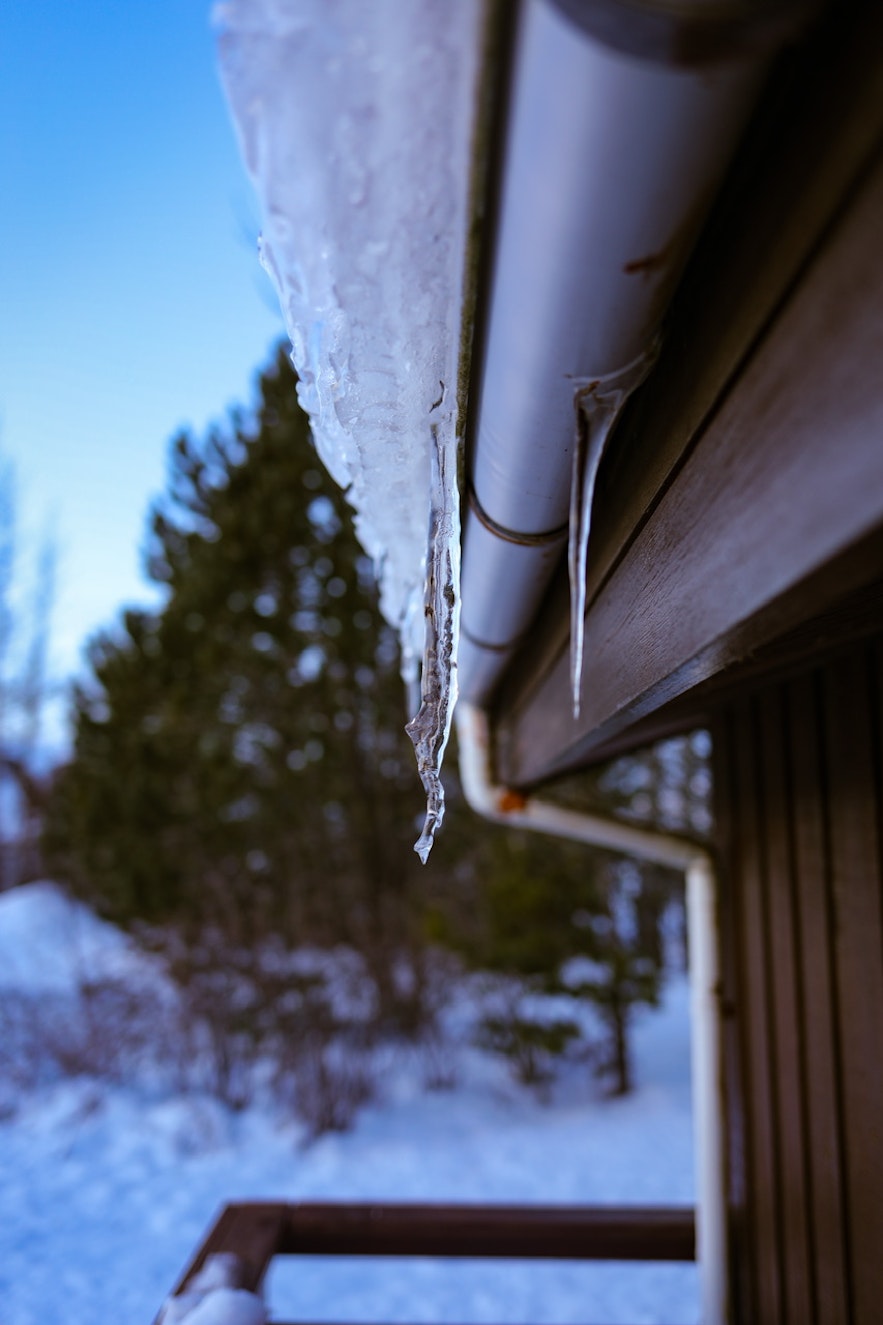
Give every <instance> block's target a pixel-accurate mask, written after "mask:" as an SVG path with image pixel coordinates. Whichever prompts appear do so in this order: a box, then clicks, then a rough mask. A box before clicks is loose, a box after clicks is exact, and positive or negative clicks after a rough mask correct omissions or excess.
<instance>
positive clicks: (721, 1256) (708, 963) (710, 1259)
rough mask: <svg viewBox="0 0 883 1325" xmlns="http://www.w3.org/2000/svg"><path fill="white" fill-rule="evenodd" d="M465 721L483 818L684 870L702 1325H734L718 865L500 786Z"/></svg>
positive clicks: (676, 845) (471, 713)
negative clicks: (731, 1297)
mask: <svg viewBox="0 0 883 1325" xmlns="http://www.w3.org/2000/svg"><path fill="white" fill-rule="evenodd" d="M456 717H457V739H458V744H459V748H460V779H461V782H462V785H463V792H464V794H465V796H466V800H467V801H468V803H469V805H470V806H471V808H472V809H473V810H475V812H476V813H477V814H481V815H482V816H483V817H484V818H486V819H490V820H491V821H493V822H494V823H499V824H504V825H506V826H508V827H510V828H527V829H531V830H533V831H535V832H539V833H549V834H550V835H552V836H554V837H566V838H569V839H571V840H572V841H576V842H584V843H586V845H587V846H595V847H603V848H604V849H605V850H608V851H616V852H621V853H622V854H623V855H627V856H631V857H634V858H636V859H638V860H643V861H648V862H651V863H653V864H657V865H666V866H668V867H669V868H671V869H677V870H681V871H683V874H684V878H685V884H686V892H687V917H688V925H689V935H690V987H691V1000H692V1041H691V1044H692V1059H693V1064H692V1084H693V1133H694V1153H695V1168H696V1188H697V1197H696V1260H697V1262H698V1263H699V1268H700V1273H701V1294H702V1308H703V1311H702V1321H703V1325H727V1323H728V1322H729V1321H730V1294H729V1275H728V1261H727V1185H726V1150H725V1144H724V1094H723V1072H722V1057H721V1007H720V959H719V953H718V926H717V910H716V908H717V878H716V870H715V864H714V859H713V857H712V855H711V853H710V851H709V850H708V847H707V845H706V844H705V843H703V842H697V841H694V840H692V839H691V838H688V837H685V836H682V835H680V834H676V833H665V832H657V831H655V830H653V829H649V828H642V827H640V826H638V825H636V824H629V823H625V822H623V821H622V820H621V819H616V818H612V817H608V816H604V815H599V814H582V813H579V812H577V811H575V810H568V809H565V808H564V807H562V806H560V805H554V804H552V803H551V802H550V801H544V800H542V799H541V798H539V797H537V796H533V795H525V794H523V793H521V792H519V791H516V790H513V789H512V788H509V787H504V786H501V785H499V784H498V783H496V782H495V780H494V776H493V764H492V753H491V740H490V727H489V722H488V717H487V714H486V713H485V712H484V710H482V709H480V708H475V707H474V706H472V705H470V704H466V703H464V702H463V701H462V700H461V701H460V703H459V705H458V707H457V713H456Z"/></svg>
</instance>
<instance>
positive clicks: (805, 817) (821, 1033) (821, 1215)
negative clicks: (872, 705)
mask: <svg viewBox="0 0 883 1325" xmlns="http://www.w3.org/2000/svg"><path fill="white" fill-rule="evenodd" d="M789 712H790V730H789V737H790V746H791V768H792V785H793V797H794V802H793V803H794V811H793V833H794V873H795V876H796V882H797V887H796V889H795V893H796V896H795V903H796V908H797V919H798V926H799V932H800V946H801V954H802V971H801V985H802V1005H803V1007H802V1011H803V1017H802V1027H803V1038H804V1040H805V1044H806V1052H805V1070H804V1078H803V1082H802V1085H803V1091H804V1097H805V1100H806V1108H807V1142H808V1172H807V1182H808V1189H809V1190H808V1207H809V1215H810V1221H811V1235H812V1253H813V1273H814V1280H815V1295H816V1306H817V1313H818V1322H819V1325H840V1323H841V1322H842V1321H843V1320H845V1319H847V1316H846V1311H847V1309H848V1300H849V1299H848V1288H847V1273H846V1248H845V1243H844V1208H843V1194H842V1157H841V1141H840V1112H839V1107H838V1089H837V1082H838V1079H839V1076H840V1062H839V1056H838V1054H837V1046H836V1044H835V1036H834V1023H835V1002H834V999H835V990H834V981H833V972H832V962H833V943H834V937H833V929H832V925H831V907H830V898H829V881H828V871H827V844H826V842H825V834H824V818H825V815H824V812H823V804H822V794H821V788H822V777H821V772H822V750H821V746H820V733H819V711H818V704H817V699H816V687H815V685H814V683H813V680H812V679H811V678H809V677H806V678H801V679H800V680H798V681H796V682H795V683H794V684H793V685H792V687H791V691H790V695H789Z"/></svg>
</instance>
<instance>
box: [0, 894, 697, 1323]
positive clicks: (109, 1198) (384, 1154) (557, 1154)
mask: <svg viewBox="0 0 883 1325" xmlns="http://www.w3.org/2000/svg"><path fill="white" fill-rule="evenodd" d="M143 960H144V959H142V958H139V957H137V955H136V954H134V953H133V952H132V951H131V949H130V947H129V945H128V943H127V940H126V939H125V938H124V937H123V936H122V935H120V934H119V933H118V932H117V931H115V930H113V929H111V928H110V927H108V926H105V925H103V924H101V923H100V922H98V921H96V920H95V919H94V918H93V917H91V916H90V915H89V914H88V913H87V912H85V911H83V910H82V909H81V908H73V909H72V908H71V906H70V904H69V903H67V902H66V901H65V900H64V899H63V897H62V896H61V895H60V893H59V892H58V890H56V889H55V888H54V887H53V886H52V885H47V884H40V885H32V886H31V887H29V888H26V889H20V890H18V891H17V892H14V893H8V894H4V895H3V896H0V1001H2V1000H10V1001H11V1000H13V999H14V997H15V995H16V994H21V993H28V992H33V991H34V990H35V989H38V988H39V989H41V990H44V991H45V992H46V993H47V995H54V996H56V997H57V996H58V995H59V993H62V994H64V992H65V990H67V991H68V994H69V996H70V997H71V998H72V997H73V989H74V982H75V980H76V978H77V972H78V971H82V969H83V965H82V964H83V962H84V961H85V962H87V964H88V965H87V969H89V970H92V971H93V972H94V971H95V970H96V968H100V969H101V970H102V971H104V972H106V973H109V974H111V975H113V976H118V975H119V974H120V972H121V971H126V970H131V971H133V975H134V977H135V978H136V979H143V978H144V969H143ZM450 1053H451V1056H452V1057H451V1062H452V1063H455V1065H456V1076H457V1081H456V1085H455V1086H454V1087H453V1088H452V1089H449V1090H445V1091H437V1092H427V1091H426V1090H425V1088H424V1085H423V1082H424V1079H425V1075H426V1071H425V1069H426V1064H425V1062H424V1061H422V1060H421V1057H420V1054H419V1053H418V1052H417V1051H414V1050H405V1049H397V1050H395V1049H387V1050H385V1051H384V1058H383V1061H382V1062H381V1063H380V1064H379V1065H378V1067H379V1076H380V1079H381V1083H382V1089H381V1095H380V1097H379V1099H378V1101H377V1102H376V1103H375V1104H373V1105H371V1106H370V1107H367V1108H365V1109H364V1110H363V1111H362V1112H361V1113H360V1115H359V1116H358V1118H357V1121H356V1124H355V1127H354V1129H353V1130H352V1131H351V1132H349V1133H346V1134H329V1135H326V1136H323V1137H321V1138H320V1139H319V1140H318V1141H315V1142H314V1143H313V1144H312V1145H310V1146H304V1144H303V1129H302V1127H301V1126H300V1125H299V1124H297V1123H296V1122H295V1121H293V1120H291V1119H287V1118H284V1117H280V1115H279V1113H278V1111H274V1110H273V1109H271V1108H270V1107H269V1106H261V1107H259V1106H257V1105H254V1106H252V1107H250V1108H247V1109H244V1110H242V1111H240V1112H236V1113H234V1112H232V1111H230V1110H228V1109H226V1108H224V1107H223V1106H222V1105H220V1104H219V1103H218V1102H217V1101H215V1100H213V1099H210V1098H208V1097H206V1096H200V1095H197V1094H192V1093H191V1094H185V1095H180V1094H174V1093H172V1092H170V1091H169V1090H168V1089H167V1088H165V1087H163V1086H162V1085H161V1083H156V1082H154V1083H153V1085H151V1083H150V1080H149V1078H144V1077H139V1078H138V1079H137V1082H135V1083H118V1084H113V1085H111V1084H108V1083H107V1082H106V1081H102V1082H99V1081H97V1080H94V1079H90V1078H88V1077H77V1078H72V1079H56V1080H45V1081H37V1082H34V1081H31V1082H29V1083H28V1084H27V1085H26V1086H23V1087H22V1088H21V1089H20V1090H19V1091H18V1093H16V1092H15V1091H14V1090H13V1089H12V1087H11V1085H10V1083H9V1082H7V1083H6V1085H5V1086H4V1085H3V1083H2V1082H0V1103H2V1104H4V1105H5V1107H4V1109H3V1115H4V1116H3V1117H2V1119H0V1325H37V1323H38V1322H39V1325H44V1322H46V1321H48V1320H56V1321H64V1322H65V1325H95V1322H97V1321H102V1322H127V1323H128V1322H131V1323H132V1325H136V1323H138V1322H143V1325H149V1322H150V1321H151V1320H152V1319H153V1316H154V1314H155V1312H156V1311H157V1309H158V1308H159V1306H160V1303H161V1301H162V1299H163V1297H164V1295H165V1293H166V1292H167V1291H168V1290H169V1288H170V1287H171V1286H172V1284H173V1282H174V1280H175V1279H176V1277H177V1275H178V1273H179V1272H180V1270H181V1269H182V1268H183V1265H184V1264H185V1262H186V1261H187V1259H188V1258H189V1255H190V1253H191V1252H192V1250H193V1249H194V1248H195V1246H196V1244H197V1242H198V1241H199V1240H200V1237H201V1235H202V1233H203V1232H204V1230H205V1228H206V1226H207V1225H208V1224H209V1223H210V1222H211V1220H212V1218H213V1216H214V1214H215V1212H216V1210H217V1208H218V1207H219V1206H220V1205H221V1204H222V1203H223V1202H224V1201H226V1200H230V1199H235V1198H244V1197H263V1198H274V1197H278V1198H289V1199H296V1198H314V1199H333V1198H337V1197H340V1198H343V1199H365V1198H369V1199H384V1200H396V1199H399V1200H433V1199H437V1200H445V1201H452V1200H453V1201H459V1200H463V1201H468V1200H483V1201H507V1202H511V1201H524V1202H537V1203H554V1202H591V1203H640V1202H648V1203H665V1204H668V1203H672V1204H678V1203H689V1202H690V1201H691V1200H692V1196H693V1179H692V1158H691V1141H690V1098H689V1061H688V1058H689V1030H688V1019H687V991H686V987H685V985H684V983H683V982H682V981H676V982H673V983H672V984H671V985H670V987H669V988H668V990H667V992H666V997H665V1000H664V1005H663V1007H662V1008H661V1009H660V1010H659V1011H658V1012H647V1013H644V1014H642V1015H641V1017H640V1019H639V1020H638V1022H637V1025H636V1030H635V1061H636V1069H637V1070H636V1075H637V1079H638V1089H637V1090H636V1091H635V1093H634V1094H633V1095H632V1096H630V1097H629V1098H627V1099H624V1100H616V1101H614V1100H609V1099H605V1098H604V1097H603V1096H602V1095H601V1094H600V1093H599V1091H598V1088H597V1086H596V1085H595V1083H594V1082H593V1081H592V1079H591V1077H590V1076H589V1074H588V1072H587V1069H586V1068H585V1067H584V1066H583V1067H580V1066H579V1065H577V1064H572V1065H570V1066H568V1067H567V1068H566V1069H565V1070H564V1071H563V1073H562V1076H561V1078H560V1080H559V1081H558V1083H557V1084H556V1086H555V1087H554V1089H553V1091H552V1092H551V1096H550V1098H549V1099H548V1100H546V1101H541V1100H539V1099H537V1098H536V1096H535V1095H533V1094H531V1093H529V1092H528V1091H526V1090H525V1089H524V1088H520V1087H516V1086H515V1085H513V1084H512V1083H511V1081H510V1079H509V1077H508V1075H507V1074H506V1072H505V1070H504V1068H503V1066H502V1065H501V1064H500V1063H499V1062H498V1061H497V1060H494V1059H491V1058H489V1057H488V1056H486V1055H484V1054H482V1053H480V1052H479V1051H478V1050H475V1049H474V1048H470V1047H469V1046H468V1045H465V1044H460V1045H455V1046H454V1047H453V1048H452V1049H451V1051H450ZM449 1065H450V1064H449ZM13 1085H14V1083H13ZM266 1289H267V1297H268V1302H269V1307H270V1313H271V1319H272V1318H274V1317H275V1318H276V1319H305V1320H313V1321H322V1320H327V1321H331V1320H353V1321H358V1320H362V1321H375V1322H376V1321H427V1322H429V1321H433V1322H434V1321H459V1322H462V1321H469V1320H474V1321H497V1322H500V1321H511V1322H527V1321H533V1322H537V1323H542V1322H562V1323H564V1322H571V1321H574V1322H576V1321H580V1322H583V1323H584V1325H585V1323H592V1325H620V1323H623V1325H624V1323H625V1322H631V1323H632V1325H636V1323H637V1322H641V1321H644V1322H654V1321H655V1322H666V1325H679V1322H692V1321H695V1320H697V1318H698V1311H699V1308H698V1290H697V1275H696V1271H695V1269H694V1268H693V1267H692V1266H665V1265H659V1266H646V1267H637V1266H629V1265H625V1266H615V1265H589V1266H581V1265H571V1264H552V1265H543V1264H535V1265H527V1266H520V1265H514V1264H505V1265H504V1264H499V1263H464V1262H452V1263H447V1264H444V1263H438V1262H430V1261H423V1260H418V1261H412V1262H404V1261H385V1260H378V1261H375V1262H373V1263H372V1262H359V1261H357V1260H355V1259H352V1260H331V1259H325V1260H323V1259H320V1258H310V1259H307V1258H304V1259H298V1260H297V1261H294V1260H289V1261H287V1262H280V1263H278V1264H277V1265H276V1266H274V1268H273V1269H272V1270H271V1272H270V1275H269V1278H268V1283H267V1286H266Z"/></svg>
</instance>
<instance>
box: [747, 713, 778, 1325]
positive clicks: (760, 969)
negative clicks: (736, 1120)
mask: <svg viewBox="0 0 883 1325" xmlns="http://www.w3.org/2000/svg"><path fill="white" fill-rule="evenodd" d="M754 723H755V713H754V711H753V708H750V707H746V708H745V709H743V710H741V711H739V712H737V714H736V724H737V727H738V728H739V729H740V730H741V731H742V732H743V733H749V732H752V733H753V730H754ZM736 764H737V776H738V779H739V784H740V805H739V811H740V814H739V818H740V828H741V841H740V860H739V872H740V884H741V891H742V908H741V911H742V921H743V923H742V934H743V947H742V951H741V953H740V960H739V965H740V967H741V970H742V973H743V990H742V1003H743V1015H744V1031H743V1034H744V1042H745V1044H746V1053H745V1058H744V1068H743V1073H744V1080H745V1087H746V1093H747V1099H748V1113H749V1116H750V1120H751V1122H750V1144H749V1146H748V1164H749V1201H748V1216H749V1238H750V1242H751V1244H752V1250H751V1259H752V1262H753V1265H754V1267H755V1283H756V1294H757V1313H758V1320H759V1321H770V1322H773V1321H779V1320H781V1319H782V1295H781V1277H780V1267H781V1263H782V1248H781V1226H780V1219H779V1190H778V1184H777V1182H776V1181H775V1174H776V1172H777V1159H778V1157H777V1154H776V1148H775V1119H774V1113H773V1079H772V1072H771V1067H772V1046H771V1044H770V1034H769V1006H770V993H769V989H768V985H767V964H766V954H765V946H766V944H765V940H766V911H765V906H764V895H763V893H764V870H763V851H762V843H763V837H762V825H761V818H760V807H761V805H762V798H763V782H762V778H761V770H760V767H759V761H758V760H757V758H756V742H755V741H753V740H746V739H744V738H743V739H741V740H740V741H739V744H738V748H737V752H736Z"/></svg>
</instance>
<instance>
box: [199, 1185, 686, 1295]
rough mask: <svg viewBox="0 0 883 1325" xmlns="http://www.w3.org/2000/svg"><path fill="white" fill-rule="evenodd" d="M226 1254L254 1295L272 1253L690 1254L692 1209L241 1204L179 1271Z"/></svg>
mask: <svg viewBox="0 0 883 1325" xmlns="http://www.w3.org/2000/svg"><path fill="white" fill-rule="evenodd" d="M220 1252H226V1253H233V1254H234V1255H235V1256H236V1257H237V1260H238V1263H239V1270H240V1275H239V1282H240V1286H241V1287H242V1288H247V1289H249V1290H250V1291H251V1292H256V1291H258V1289H259V1288H260V1285H261V1282H262V1280H263V1277H264V1274H265V1273H266V1270H267V1267H268V1265H269V1263H270V1261H271V1260H272V1259H273V1257H274V1256H432V1257H442V1258H444V1257H461V1256H462V1257H470V1258H485V1259H518V1260H583V1261H692V1260H694V1259H695V1254H696V1253H695V1228H694V1218H693V1211H692V1210H691V1209H689V1208H675V1209H670V1208H652V1207H625V1208H624V1207H618V1206H593V1207H588V1206H504V1205H406V1204H380V1203H377V1202H370V1203H355V1204H354V1203H351V1204H341V1203H336V1202H335V1203H330V1202H295V1203H287V1202H282V1201H279V1202H269V1201H243V1202H236V1203H235V1204H232V1205H227V1206H225V1207H224V1209H223V1210H222V1211H221V1213H220V1215H219V1216H218V1218H217V1220H216V1221H215V1223H214V1225H213V1226H212V1228H211V1229H210V1230H209V1232H208V1234H207V1235H206V1238H205V1240H204V1242H203V1243H202V1246H201V1247H200V1248H199V1250H198V1251H197V1253H196V1255H195V1256H194V1258H193V1260H192V1261H191V1263H190V1265H189V1266H188V1267H187V1269H186V1270H185V1272H184V1274H183V1275H182V1276H181V1279H180V1280H179V1282H178V1284H177V1285H176V1287H175V1289H174V1293H173V1296H176V1295H177V1294H179V1293H183V1292H185V1291H186V1290H187V1287H188V1285H189V1284H190V1282H191V1280H192V1279H193V1277H194V1276H195V1275H197V1274H198V1273H199V1271H200V1269H201V1268H202V1266H203V1265H204V1263H205V1261H206V1259H207V1258H208V1257H209V1256H213V1255H216V1254H218V1253H220Z"/></svg>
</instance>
